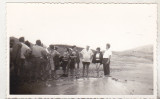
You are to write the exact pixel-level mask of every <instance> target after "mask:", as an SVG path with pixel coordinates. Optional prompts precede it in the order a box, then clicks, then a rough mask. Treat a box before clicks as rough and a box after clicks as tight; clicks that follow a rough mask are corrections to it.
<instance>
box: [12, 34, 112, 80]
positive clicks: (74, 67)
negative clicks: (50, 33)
mask: <svg viewBox="0 0 160 99" xmlns="http://www.w3.org/2000/svg"><path fill="white" fill-rule="evenodd" d="M64 50H65V51H63V53H60V52H58V47H57V46H55V45H50V46H49V47H48V48H47V47H44V46H43V44H42V42H41V41H40V40H37V41H36V44H31V43H30V42H29V41H25V38H24V37H20V38H19V41H15V40H14V39H10V68H12V67H13V70H14V74H15V78H21V79H23V80H27V81H29V80H32V81H38V80H40V79H41V80H45V79H53V78H54V79H58V77H57V70H59V69H60V67H62V70H63V75H61V76H63V77H73V78H79V75H80V74H79V67H80V62H81V61H82V64H83V72H82V76H83V77H88V74H89V66H90V64H91V63H94V64H95V66H96V71H97V76H98V77H99V68H100V66H101V65H102V64H103V70H104V76H108V75H109V74H110V60H111V55H112V51H111V50H110V44H106V50H105V51H104V52H102V51H101V49H100V48H99V47H98V48H97V49H96V51H93V50H91V49H90V46H86V48H84V49H83V50H82V51H78V50H77V47H76V46H72V47H71V48H68V47H66V48H64ZM26 77H27V78H26Z"/></svg>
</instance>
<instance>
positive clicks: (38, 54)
mask: <svg viewBox="0 0 160 99" xmlns="http://www.w3.org/2000/svg"><path fill="white" fill-rule="evenodd" d="M43 51H46V50H45V49H44V48H43V47H41V46H38V45H34V46H33V47H32V55H33V56H34V57H43V55H42V52H43Z"/></svg>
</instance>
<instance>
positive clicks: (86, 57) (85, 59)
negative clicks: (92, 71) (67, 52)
mask: <svg viewBox="0 0 160 99" xmlns="http://www.w3.org/2000/svg"><path fill="white" fill-rule="evenodd" d="M81 54H82V64H83V77H84V73H85V70H86V72H87V77H88V72H89V65H90V63H91V60H92V57H93V52H92V50H90V46H88V45H87V46H86V48H85V49H83V50H82V51H81Z"/></svg>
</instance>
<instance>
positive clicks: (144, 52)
mask: <svg viewBox="0 0 160 99" xmlns="http://www.w3.org/2000/svg"><path fill="white" fill-rule="evenodd" d="M114 54H115V55H121V56H134V57H139V58H146V59H149V60H153V45H145V46H141V47H137V48H134V49H131V50H126V51H121V52H114Z"/></svg>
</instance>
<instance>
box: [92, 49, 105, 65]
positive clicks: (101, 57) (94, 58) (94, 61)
mask: <svg viewBox="0 0 160 99" xmlns="http://www.w3.org/2000/svg"><path fill="white" fill-rule="evenodd" d="M96 54H97V51H96V52H94V55H93V60H92V63H96ZM99 59H100V60H99V61H100V63H101V64H102V60H103V54H102V52H100V55H99Z"/></svg>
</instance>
